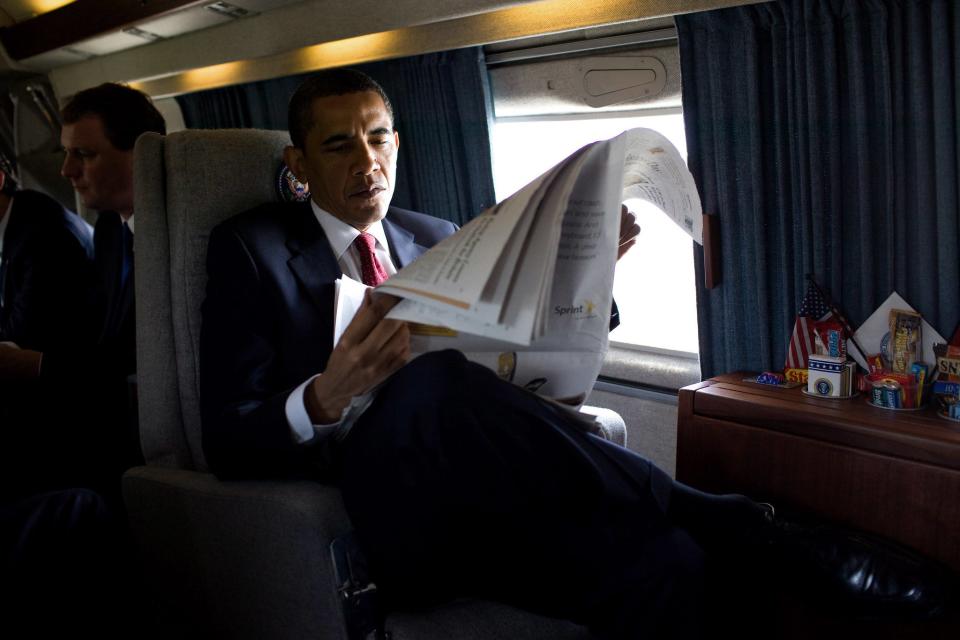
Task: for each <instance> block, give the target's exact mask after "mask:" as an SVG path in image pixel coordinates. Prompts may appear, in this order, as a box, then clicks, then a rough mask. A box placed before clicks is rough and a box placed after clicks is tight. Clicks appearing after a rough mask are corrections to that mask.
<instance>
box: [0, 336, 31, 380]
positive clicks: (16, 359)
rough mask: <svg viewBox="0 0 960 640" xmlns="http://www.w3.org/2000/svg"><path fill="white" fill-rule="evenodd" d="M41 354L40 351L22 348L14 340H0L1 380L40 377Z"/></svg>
mask: <svg viewBox="0 0 960 640" xmlns="http://www.w3.org/2000/svg"><path fill="white" fill-rule="evenodd" d="M40 356H41V353H40V352H39V351H31V350H30V349H21V348H20V347H18V346H17V345H16V344H14V343H13V342H0V382H16V381H20V380H32V379H33V378H37V377H39V376H40Z"/></svg>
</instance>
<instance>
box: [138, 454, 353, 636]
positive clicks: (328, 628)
mask: <svg viewBox="0 0 960 640" xmlns="http://www.w3.org/2000/svg"><path fill="white" fill-rule="evenodd" d="M123 495H124V500H125V501H126V504H127V509H128V514H129V521H130V526H131V530H132V532H133V535H134V539H135V541H136V543H137V545H138V547H139V549H140V550H141V558H142V562H143V565H144V574H145V576H147V581H148V586H149V587H150V588H151V591H152V592H153V594H154V596H155V597H156V599H157V603H158V605H159V607H160V615H161V617H163V618H165V619H164V620H162V621H161V623H162V624H163V626H164V627H170V628H186V629H192V630H193V631H195V632H198V633H199V635H201V636H209V637H230V638H306V637H315V638H316V637H324V638H344V639H345V638H346V628H345V626H344V622H343V614H342V610H341V607H340V600H339V595H338V593H337V591H336V584H335V580H334V578H333V575H334V574H333V567H332V561H331V557H330V543H331V541H332V540H333V539H334V538H336V537H338V536H341V535H343V534H345V533H346V532H348V531H349V530H350V523H349V520H348V518H347V514H346V511H345V510H344V507H343V502H342V500H341V498H340V492H339V491H338V490H337V489H335V488H333V487H328V486H324V485H320V484H318V483H315V482H266V481H264V482H221V481H219V480H217V479H216V478H215V477H214V476H213V475H211V474H207V473H199V472H195V471H185V470H179V469H167V468H160V467H135V468H133V469H131V470H129V471H128V472H127V473H126V474H125V475H124V478H123Z"/></svg>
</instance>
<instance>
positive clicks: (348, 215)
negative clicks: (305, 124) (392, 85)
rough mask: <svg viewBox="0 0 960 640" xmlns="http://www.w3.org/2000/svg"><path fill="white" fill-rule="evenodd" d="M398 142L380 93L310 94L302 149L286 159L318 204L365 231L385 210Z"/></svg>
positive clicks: (289, 150) (398, 139) (388, 199)
mask: <svg viewBox="0 0 960 640" xmlns="http://www.w3.org/2000/svg"><path fill="white" fill-rule="evenodd" d="M399 146H400V137H399V136H398V135H397V133H396V132H395V131H394V130H393V120H392V119H391V117H390V113H389V112H388V111H387V107H386V105H384V103H383V99H382V98H380V96H379V95H378V94H377V93H375V92H373V91H363V92H357V93H348V94H346V95H342V96H328V97H325V98H318V99H316V100H314V102H313V127H312V128H311V129H310V131H309V132H308V133H307V138H306V141H305V143H304V149H297V148H294V147H289V148H288V149H287V155H286V160H287V164H288V165H290V168H291V169H292V170H293V172H294V174H296V176H297V177H298V178H299V179H300V181H301V182H308V183H309V184H310V193H311V196H312V197H313V200H314V201H315V202H316V203H317V204H318V205H319V206H320V207H321V208H323V209H324V210H326V211H329V212H330V213H332V214H333V215H334V216H336V217H337V218H339V219H340V220H342V221H344V222H346V223H347V224H349V225H351V226H353V227H355V228H356V229H359V230H360V231H364V230H366V228H367V227H369V226H370V225H371V224H373V223H374V222H376V221H378V220H381V219H382V218H383V217H384V216H385V215H386V214H387V208H388V207H389V206H390V200H391V199H392V198H393V187H394V184H393V179H394V175H395V174H396V168H397V149H398V148H399Z"/></svg>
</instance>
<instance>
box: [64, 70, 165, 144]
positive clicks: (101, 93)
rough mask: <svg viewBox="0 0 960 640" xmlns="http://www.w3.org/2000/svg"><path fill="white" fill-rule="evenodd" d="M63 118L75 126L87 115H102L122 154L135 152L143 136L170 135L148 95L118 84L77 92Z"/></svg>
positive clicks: (107, 132) (68, 103) (111, 137)
mask: <svg viewBox="0 0 960 640" xmlns="http://www.w3.org/2000/svg"><path fill="white" fill-rule="evenodd" d="M61 115H62V116H63V122H64V123H65V124H73V123H75V122H77V121H78V120H80V119H81V118H83V117H84V116H98V117H99V118H100V121H101V122H103V130H104V133H105V134H106V136H107V140H109V141H110V144H112V145H113V146H114V147H116V148H117V149H120V150H121V151H129V150H130V149H133V143H135V142H136V141H137V138H139V137H140V134H142V133H146V132H147V131H154V132H156V133H160V134H165V133H166V132H167V125H166V123H165V122H164V121H163V116H162V115H160V112H159V111H157V108H156V107H155V106H153V102H152V101H151V100H150V98H149V96H147V94H145V93H143V92H141V91H137V90H136V89H134V88H132V87H128V86H126V85H123V84H116V83H114V82H105V83H103V84H101V85H99V86H96V87H92V88H90V89H84V90H83V91H80V92H78V93H76V94H75V95H74V96H73V97H72V98H70V101H69V102H67V104H66V106H65V107H64V108H63V110H62V111H61Z"/></svg>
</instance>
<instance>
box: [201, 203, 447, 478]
mask: <svg viewBox="0 0 960 640" xmlns="http://www.w3.org/2000/svg"><path fill="white" fill-rule="evenodd" d="M383 228H384V232H385V234H386V236H387V242H388V243H389V245H390V252H391V256H392V258H393V261H394V264H395V265H396V266H397V267H398V268H401V267H403V266H405V265H407V264H409V263H410V262H412V261H414V260H415V259H416V258H417V257H419V256H420V254H422V253H423V252H424V251H426V250H427V249H428V248H430V247H431V246H433V245H434V244H436V243H437V242H439V241H440V240H442V239H443V238H445V237H447V236H449V235H450V234H452V233H453V232H454V231H455V230H456V228H457V227H456V225H454V224H453V223H451V222H447V221H444V220H439V219H437V218H433V217H430V216H427V215H424V214H421V213H415V212H412V211H405V210H403V209H399V208H396V207H391V208H390V209H389V211H388V212H387V216H386V218H385V219H384V221H383ZM207 272H208V274H209V281H208V283H207V297H206V300H205V301H204V303H203V307H202V314H203V326H202V329H201V332H200V392H201V393H200V398H201V408H202V413H203V448H204V453H205V454H206V457H207V462H208V463H209V465H210V468H211V469H212V470H213V472H214V473H216V474H217V475H218V476H220V477H221V478H240V477H247V478H249V477H276V476H291V475H292V476H296V475H301V474H303V473H306V469H307V468H308V467H309V461H308V456H309V455H310V454H309V453H308V452H307V449H308V448H307V447H302V446H298V445H296V444H295V443H294V441H293V439H292V436H291V434H290V428H289V426H288V425H287V420H286V413H285V403H286V400H287V396H288V395H289V394H290V392H291V391H292V390H293V389H294V388H295V387H297V386H298V385H299V384H301V383H302V382H303V381H304V380H306V379H307V378H309V377H310V376H312V375H314V374H316V373H320V372H322V371H323V370H324V368H325V367H326V365H327V359H328V358H329V357H330V352H331V351H332V350H333V301H334V281H335V280H336V279H337V278H339V277H340V276H341V275H342V271H341V270H340V267H339V265H338V264H337V260H336V258H335V257H334V255H333V251H332V250H331V249H330V244H329V242H328V241H327V238H326V236H325V235H324V233H323V229H322V227H321V226H320V224H319V223H318V222H317V220H316V217H315V216H314V214H313V211H312V210H311V207H310V205H309V203H291V204H281V203H270V204H266V205H262V206H260V207H258V208H256V209H253V210H251V211H247V212H246V213H243V214H240V215H238V216H235V217H233V218H231V219H229V220H227V221H225V222H223V223H222V224H220V225H218V226H217V227H216V228H215V229H214V230H213V232H212V233H211V235H210V244H209V248H208V252H207Z"/></svg>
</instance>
